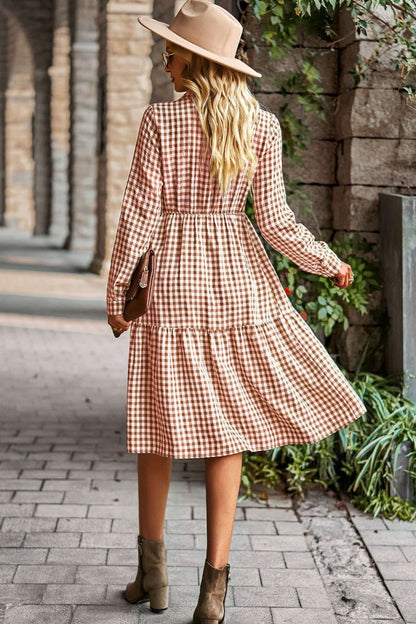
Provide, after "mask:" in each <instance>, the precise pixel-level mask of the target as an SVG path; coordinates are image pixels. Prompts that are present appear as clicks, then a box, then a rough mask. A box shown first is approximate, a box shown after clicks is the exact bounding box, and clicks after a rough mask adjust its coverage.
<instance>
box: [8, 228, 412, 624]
mask: <svg viewBox="0 0 416 624" xmlns="http://www.w3.org/2000/svg"><path fill="white" fill-rule="evenodd" d="M0 249H1V251H0V292H1V293H3V294H2V296H1V303H0V334H1V345H2V356H3V357H2V358H1V360H0V367H1V370H0V380H1V381H0V405H1V440H0V471H1V484H0V504H1V518H0V547H1V550H0V605H1V606H0V622H5V623H6V624H32V623H35V622H36V624H38V623H41V624H43V623H44V624H69V623H72V624H88V623H89V622H94V624H100V623H103V624H104V622H105V624H130V623H140V624H142V623H143V624H146V623H147V622H152V623H154V624H158V623H159V622H163V623H167V622H169V623H170V624H179V623H180V624H187V623H190V622H191V619H192V612H193V609H194V607H195V605H196V601H197V597H198V583H199V581H200V578H201V574H202V568H203V564H204V559H205V547H206V535H205V491H204V463H203V460H191V461H183V460H182V461H179V460H176V461H174V465H173V477H172V482H171V486H170V493H169V499H168V505H167V513H166V532H165V540H166V547H167V558H168V565H169V573H170V599H169V609H168V611H167V612H166V613H165V614H161V615H157V614H154V613H152V612H150V611H149V608H148V604H142V605H129V604H128V603H126V602H125V600H124V599H123V597H122V590H123V589H124V586H125V583H126V582H127V581H130V580H132V578H133V577H134V575H135V572H136V567H137V550H136V539H137V492H136V475H135V459H136V458H135V456H133V455H129V454H127V453H126V452H125V429H124V426H125V423H124V420H125V391H126V388H125V383H126V381H125V380H126V372H127V371H126V368H127V347H128V337H127V336H126V335H124V336H122V337H121V338H120V339H118V340H115V339H114V337H113V336H112V334H111V331H110V329H109V328H108V326H107V324H106V316H105V309H104V291H105V282H104V280H103V279H102V278H99V277H97V276H93V275H89V274H86V273H85V272H83V271H82V270H80V267H82V266H86V265H87V263H88V257H87V255H86V254H82V253H78V254H76V253H73V252H71V253H68V252H63V251H58V250H55V249H53V248H51V243H50V242H49V241H48V240H47V239H46V238H42V237H36V238H35V239H33V238H30V237H29V236H28V235H25V234H17V233H13V232H10V231H7V230H1V231H0ZM332 503H333V502H332V501H328V499H327V498H326V499H325V501H323V502H322V500H318V501H313V500H311V502H310V504H305V505H303V507H302V506H301V507H300V508H299V509H296V510H295V509H294V508H293V506H292V502H291V499H289V498H288V497H286V496H285V495H284V494H283V493H282V492H276V494H274V495H273V496H271V497H270V499H269V501H268V503H267V504H266V503H265V504H260V503H259V504H257V503H255V502H253V501H241V502H240V503H239V504H238V508H237V512H236V520H235V526H234V533H233V540H232V547H231V553H230V559H229V561H230V564H231V580H230V584H229V590H228V594H227V598H226V619H227V624H233V623H235V624H245V623H246V622H247V623H248V622H250V623H252V622H256V623H263V622H264V623H276V624H277V623H279V624H294V623H296V624H337V622H338V623H339V622H341V623H342V624H349V623H350V622H352V621H354V622H359V624H365V623H366V622H371V623H372V624H381V622H383V624H389V623H393V622H394V623H396V622H404V621H406V622H408V623H409V624H410V623H414V622H416V613H415V603H414V594H415V592H414V589H415V581H416V574H415V569H416V566H415V565H414V562H415V558H416V533H415V531H414V529H415V527H414V526H408V523H401V524H397V523H388V522H383V521H382V520H379V519H377V520H372V519H369V518H368V517H365V516H363V515H362V514H359V512H357V511H356V510H354V509H353V508H351V509H352V510H351V513H352V514H354V515H355V517H354V519H353V521H354V524H355V528H354V526H353V525H352V524H351V521H350V520H349V519H347V518H346V512H345V510H344V511H342V510H339V509H337V508H336V506H334V505H333V504H332ZM329 504H331V505H332V507H328V505H329ZM331 510H332V511H331ZM331 518H332V520H333V521H334V523H338V524H339V523H340V522H341V523H342V522H345V523H346V524H345V526H344V525H342V526H341V525H339V526H338V524H337V528H336V529H335V528H334V527H335V525H333V528H332V546H333V544H334V540H335V539H338V540H339V543H340V548H339V552H341V551H342V547H343V548H344V549H345V548H347V549H350V547H351V543H350V539H352V538H351V536H350V535H348V536H347V538H348V539H347V540H345V539H343V538H342V534H343V532H345V530H348V531H352V533H353V536H354V539H355V540H356V541H357V544H359V547H360V556H361V557H362V561H359V562H358V563H357V562H355V567H354V570H353V571H354V574H355V578H354V579H353V580H354V582H355V586H354V584H353V583H352V584H351V582H350V583H349V585H348V579H347V580H345V578H344V577H343V579H342V580H343V582H344V581H345V583H346V586H347V588H345V587H343V592H341V591H340V580H339V577H337V575H336V574H335V575H333V574H332V572H331V570H329V567H328V565H327V562H328V557H325V556H324V554H325V553H324V550H325V548H326V549H327V550H328V548H327V546H328V545H327V546H326V547H324V545H325V540H324V539H322V536H321V539H320V540H319V539H318V537H317V536H318V533H319V531H321V530H323V528H325V527H326V528H325V530H326V529H328V527H329V525H325V522H328V521H329V520H331ZM402 525H403V526H402ZM404 525H406V526H404ZM336 531H338V534H336ZM357 531H358V533H357ZM360 538H361V539H360ZM361 540H364V543H365V545H366V546H367V548H368V550H369V551H370V553H371V556H372V557H373V558H374V560H375V561H376V562H377V568H378V570H379V571H380V573H381V575H382V577H383V578H382V577H380V576H379V574H378V572H377V569H376V568H374V564H373V562H372V560H371V559H370V557H369V555H368V552H367V551H366V549H365V548H364V546H363V542H362V541H361ZM317 543H320V547H319V548H318V549H317V548H316V544H317ZM341 546H342V547H341ZM339 552H338V554H339ZM338 559H339V562H338V563H339V570H343V571H344V572H345V568H346V565H345V560H344V561H341V560H342V557H338ZM346 564H347V565H348V561H347V562H346ZM367 568H368V569H369V568H371V570H372V573H373V575H374V579H373V580H374V582H375V581H377V588H378V592H379V593H378V596H379V599H378V600H376V601H375V602H374V610H373V611H372V612H370V613H368V609H367V611H366V610H365V609H364V610H363V609H361V610H360V609H359V608H358V607H360V605H361V606H362V605H363V604H364V603H365V602H366V601H367V596H365V595H364V594H363V593H362V592H361V593H360V591H358V587H357V585H359V583H360V578H361V575H362V574H363V573H364V572H365V570H366V569H367ZM331 579H335V580H334V582H332V581H331ZM349 581H351V579H349ZM354 587H355V589H354ZM373 587H374V586H373ZM351 588H352V589H351ZM412 589H413V591H412ZM344 590H345V591H344ZM389 592H391V595H392V596H393V598H394V599H395V600H396V601H397V605H398V607H399V609H400V612H399V610H398V609H397V608H396V605H395V603H394V601H393V600H392V599H391V597H390V595H389ZM351 595H353V596H354V600H356V605H355V607H354V608H352V607H351V609H349V611H348V612H346V611H345V606H346V605H347V606H348V600H351V599H352V598H351ZM340 596H341V598H340ZM343 597H344V598H343ZM340 604H341V606H342V607H343V608H344V611H342V609H341V610H340V606H339V605H340ZM380 610H382V611H383V613H380ZM400 613H401V614H402V615H403V616H404V617H405V618H406V620H404V619H403V618H402V617H401V614H400ZM355 614H358V615H357V618H356V619H353V618H354V616H355ZM360 618H361V619H360Z"/></svg>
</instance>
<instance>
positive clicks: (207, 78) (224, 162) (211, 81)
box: [169, 42, 259, 193]
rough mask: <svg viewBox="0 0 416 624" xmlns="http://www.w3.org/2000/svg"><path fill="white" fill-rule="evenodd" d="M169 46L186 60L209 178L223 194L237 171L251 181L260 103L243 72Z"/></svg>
mask: <svg viewBox="0 0 416 624" xmlns="http://www.w3.org/2000/svg"><path fill="white" fill-rule="evenodd" d="M169 48H170V49H171V50H172V52H173V53H174V54H176V55H177V56H179V57H181V58H182V59H183V60H184V61H185V68H184V70H183V72H182V78H183V83H184V85H185V87H186V89H188V90H189V91H190V92H191V93H192V94H193V96H194V101H195V105H196V109H197V111H198V113H199V117H200V119H201V125H202V130H203V132H204V134H205V137H206V140H207V153H208V150H209V151H210V158H209V164H210V172H211V177H214V176H215V177H216V178H217V180H218V185H219V187H220V190H221V192H222V193H225V192H226V191H227V190H228V188H229V186H230V183H231V181H232V180H235V179H236V178H237V176H238V174H239V173H240V171H247V177H248V181H249V183H250V182H251V180H252V178H253V175H254V171H255V168H256V164H257V155H256V153H255V151H254V149H253V146H252V140H253V134H254V128H255V125H256V122H257V118H258V111H259V103H258V102H257V100H256V98H255V97H254V96H253V95H252V93H251V91H250V89H249V88H248V85H247V80H246V75H245V74H242V73H240V72H236V71H234V70H232V69H230V68H229V67H225V66H223V65H219V64H218V63H215V62H214V61H211V60H209V59H206V58H203V57H202V56H199V55H198V54H193V53H192V52H190V51H189V50H185V49H184V48H182V47H180V46H178V45H176V44H173V43H171V42H169Z"/></svg>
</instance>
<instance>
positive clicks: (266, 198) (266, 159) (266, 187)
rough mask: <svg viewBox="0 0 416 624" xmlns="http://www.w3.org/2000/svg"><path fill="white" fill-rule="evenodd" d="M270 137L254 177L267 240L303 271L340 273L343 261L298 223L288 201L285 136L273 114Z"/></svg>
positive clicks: (258, 219)
mask: <svg viewBox="0 0 416 624" xmlns="http://www.w3.org/2000/svg"><path fill="white" fill-rule="evenodd" d="M269 119H270V127H269V136H268V141H267V143H266V146H265V148H264V151H263V153H262V154H261V156H260V157H259V161H258V164H257V168H256V172H255V175H254V178H253V198H254V214H255V217H256V222H257V225H258V227H259V229H260V232H261V234H262V236H263V237H264V239H265V240H266V241H267V242H268V243H270V245H271V246H272V247H273V248H274V249H276V251H279V252H280V253H282V254H284V255H285V256H287V257H288V258H289V259H290V260H292V261H293V262H295V263H296V264H297V265H298V266H299V267H300V268H301V269H302V270H304V271H307V272H309V273H315V274H317V275H323V276H328V277H329V276H333V275H337V273H338V271H339V269H340V267H341V260H340V259H339V258H338V256H337V255H336V254H335V253H334V252H333V251H332V250H331V249H330V248H329V247H328V245H327V243H325V242H324V241H317V240H316V239H315V237H314V235H313V234H312V232H310V231H309V230H308V229H307V228H306V227H305V226H304V225H303V224H302V223H297V222H296V218H295V215H294V213H293V211H292V210H291V209H290V208H289V206H288V205H287V203H286V192H285V187H284V182H283V172H282V137H281V130H280V124H279V121H278V120H277V118H276V117H275V116H274V115H272V114H270V115H269Z"/></svg>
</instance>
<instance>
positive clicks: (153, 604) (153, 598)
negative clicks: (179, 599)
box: [149, 585, 169, 613]
mask: <svg viewBox="0 0 416 624" xmlns="http://www.w3.org/2000/svg"><path fill="white" fill-rule="evenodd" d="M149 596H150V609H151V610H152V611H154V612H155V613H159V612H160V611H165V610H166V609H167V608H168V604H169V586H168V585H166V586H165V587H159V589H151V590H150V591H149Z"/></svg>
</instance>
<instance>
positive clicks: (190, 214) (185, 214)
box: [161, 210, 247, 217]
mask: <svg viewBox="0 0 416 624" xmlns="http://www.w3.org/2000/svg"><path fill="white" fill-rule="evenodd" d="M161 214H162V215H164V214H177V215H183V216H193V215H195V216H200V215H203V216H208V215H227V216H234V217H243V216H247V215H246V213H245V212H231V211H228V212H225V211H221V212H220V211H215V212H214V211H207V210H199V211H195V210H194V211H192V212H190V211H189V212H181V211H179V210H162V211H161Z"/></svg>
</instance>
